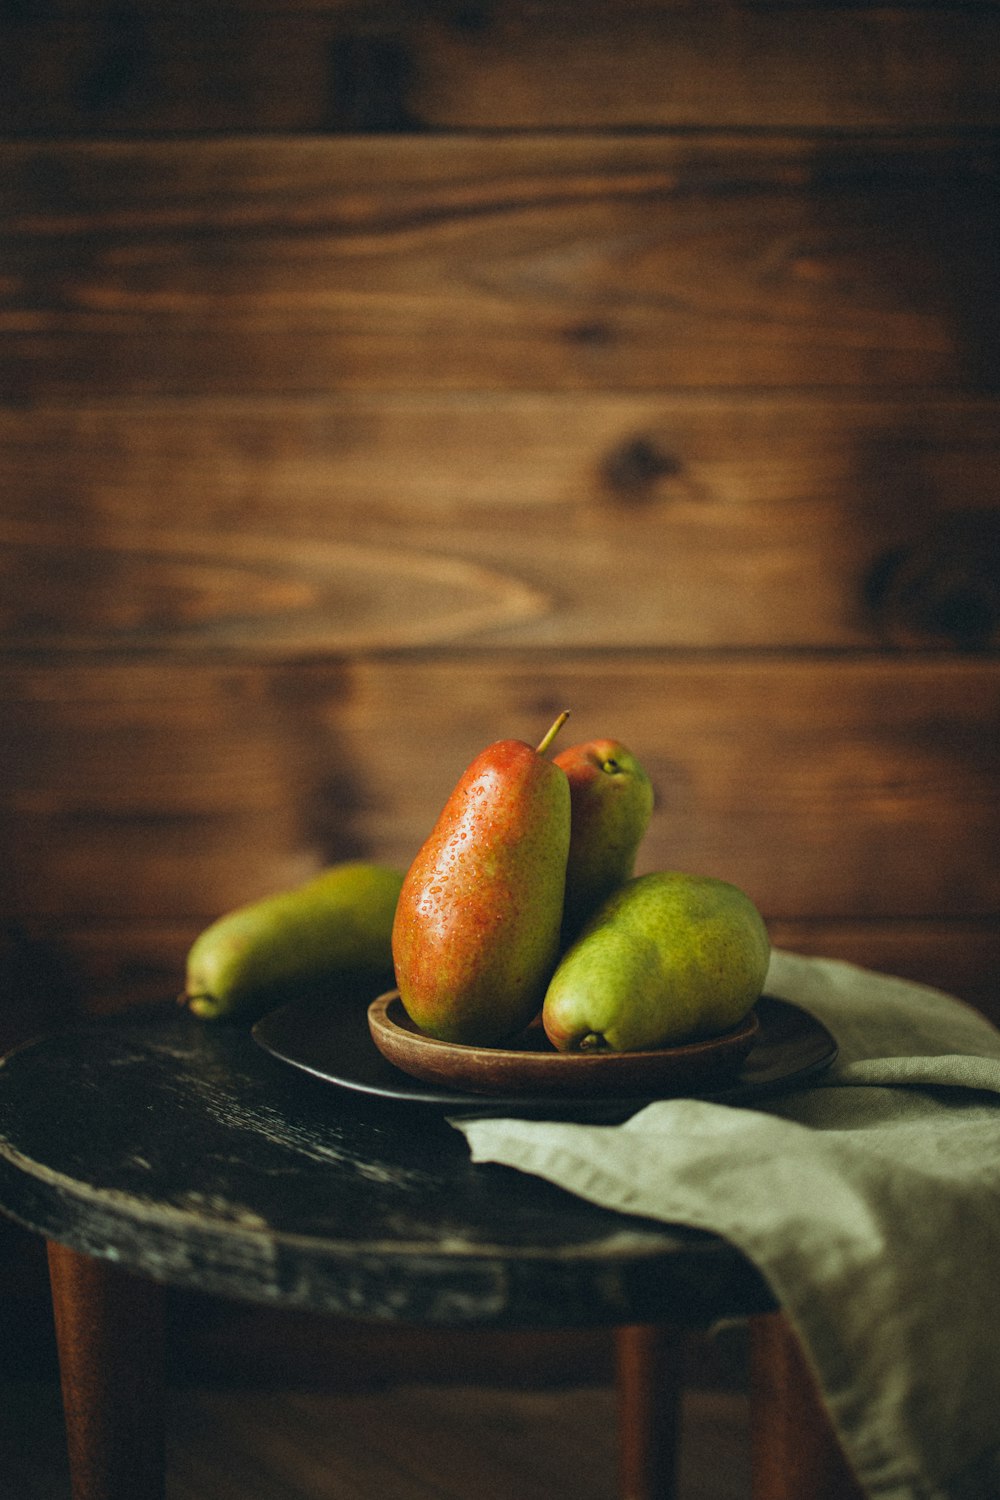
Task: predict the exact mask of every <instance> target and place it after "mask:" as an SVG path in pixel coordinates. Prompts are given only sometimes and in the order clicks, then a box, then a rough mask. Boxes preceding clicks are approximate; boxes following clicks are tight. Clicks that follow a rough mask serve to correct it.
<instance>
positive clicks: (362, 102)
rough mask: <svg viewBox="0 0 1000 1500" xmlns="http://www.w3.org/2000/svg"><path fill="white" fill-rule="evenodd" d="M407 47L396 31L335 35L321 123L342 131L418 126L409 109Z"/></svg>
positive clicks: (410, 80) (410, 65)
mask: <svg viewBox="0 0 1000 1500" xmlns="http://www.w3.org/2000/svg"><path fill="white" fill-rule="evenodd" d="M413 81H414V63H413V53H412V50H411V49H410V47H409V46H408V45H407V44H406V42H404V41H402V40H401V39H400V38H398V37H388V36H363V35H362V36H347V37H340V38H338V40H337V41H335V42H334V43H333V45H332V47H331V48H330V53H329V87H328V94H327V98H328V104H327V111H326V124H327V128H328V129H330V130H332V131H337V132H342V133H344V134H348V135H354V134H361V133H368V134H373V133H374V134H379V133H381V134H398V133H403V132H412V131H416V130H420V129H421V128H422V122H421V121H420V120H418V119H417V117H416V116H415V115H414V114H413V113H412V112H411V110H410V105H409V96H410V92H411V90H412V87H413Z"/></svg>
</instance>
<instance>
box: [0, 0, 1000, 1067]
mask: <svg viewBox="0 0 1000 1500" xmlns="http://www.w3.org/2000/svg"><path fill="white" fill-rule="evenodd" d="M998 84H1000V9H998V7H997V6H996V5H994V4H989V3H983V4H946V3H942V4H921V3H898V4H888V5H884V6H879V7H867V6H863V5H856V4H842V5H833V4H820V3H812V0H801V3H787V4H758V3H752V0H732V3H729V4H726V5H700V4H684V3H680V0H677V3H674V0H656V3H654V0H648V3H647V0H639V3H625V0H618V3H614V0H612V3H607V0H601V3H599V0H572V3H571V0H534V3H532V0H516V3H499V0H496V3H494V0H425V3H422V4H420V3H415V0H411V3H403V0H397V3H389V0H386V3H382V4H379V3H369V4H365V3H360V0H359V3H348V0H243V3H238V0H198V3H197V4H195V3H194V0H190V3H188V0H184V3H178V4H175V5H171V6H162V5H159V4H158V3H155V0H124V3H117V4H114V5H110V4H104V3H97V0H45V3H39V4H33V3H31V4H29V3H24V0H8V3H7V4H5V5H3V6H2V7H0V110H2V120H0V130H2V142H0V147H2V154H3V172H2V174H0V202H2V217H3V226H4V228H3V234H2V241H0V403H2V404H0V491H2V497H3V498H2V509H0V529H2V554H0V555H2V564H0V566H2V573H0V579H2V593H0V615H2V620H3V646H2V657H0V680H2V688H0V691H2V695H3V705H4V706H3V721H2V728H0V787H2V803H3V811H2V818H3V832H2V839H3V848H4V859H3V861H2V864H0V913H2V918H3V924H4V932H5V938H4V944H5V971H6V974H7V987H8V991H9V993H8V995H7V997H6V999H5V1000H4V1002H3V1004H4V1011H3V1016H2V1019H0V1027H2V1028H3V1030H4V1033H5V1035H6V1036H7V1037H8V1038H10V1037H12V1036H13V1035H15V1034H17V1033H18V1031H21V1030H24V1029H25V1028H28V1029H30V1028H31V1027H33V1026H34V1025H35V1024H37V1022H38V1018H39V1017H40V1016H44V1015H48V1014H50V1013H51V1012H53V1011H59V1010H61V1009H65V1008H67V1007H73V1008H76V1009H80V1010H84V1011H89V1012H97V1011H102V1010H109V1009H114V1008H116V1007H120V1006H123V1005H126V1004H129V1003H132V1002H133V1001H135V1000H138V999H143V998H148V997H150V996H152V995H155V994H164V993H170V992H172V991H174V990H176V988H177V987H178V985H179V980H180V973H181V967H182V963H183V956H184V953H185V951H186V948H187V946H188V944H189V943H190V941H191V940H192V938H193V937H194V936H195V934H196V933H197V932H198V930H199V929H200V928H201V927H202V926H203V925H205V923H206V922H207V921H208V920H210V919H211V918H212V917H214V916H215V915H217V914H218V913H219V912H220V911H223V910H225V909H228V908H229V907H230V906H231V905H234V904H236V903H237V902H240V901H243V900H248V899H251V898H253V897H256V896H258V895H261V894H263V893H264V892H266V891H268V890H271V889H274V888H276V887H279V886H282V885H284V884H286V883H290V882H291V881H293V880H295V879H298V878H299V877H302V876H305V875H306V874H308V873H309V872H311V871H312V870H313V869H314V868H316V867H317V866H318V865H319V864H321V863H324V862H326V861H330V860H335V859H338V858H342V857H345V856H349V855H356V854H359V853H363V854H366V855H370V856H372V857H376V858H382V859H387V860H392V861H397V862H399V863H400V864H404V863H405V862H407V861H408V860H409V858H410V857H411V856H412V854H413V853H414V852H415V849H416V847H417V846H418V844H419V842H420V840H421V839H422V837H423V835H424V833H425V832H426V831H427V829H428V827H429V826H430V823H431V822H432V821H433V818H434V816H435V815H436V813H437V810H438V808H439V806H440V804H441V802H442V801H443V800H444V798H445V796H446V795H447V793H448V791H449V790H450V788H451V785H452V784H453V782H454V780H455V779H456V777H457V775H458V773H459V772H460V771H461V769H462V768H463V766H464V765H465V763H466V761H467V760H468V759H469V758H470V757H471V755H472V754H473V753H474V752H475V751H477V750H478V749H479V748H480V747H481V746H483V745H485V744H486V743H488V742H489V741H491V740H493V739H496V738H499V737H501V736H505V735H509V734H514V735H520V736H523V737H525V738H529V739H531V738H537V737H538V735H539V734H540V733H541V731H542V730H543V729H544V728H545V727H546V725H547V723H548V722H549V720H550V718H551V717H552V715H553V713H554V712H555V711H556V710H557V709H559V708H562V707H564V706H567V707H569V708H570V709H571V710H572V712H573V721H572V728H571V729H570V730H569V731H568V732H569V734H570V735H571V737H572V738H581V739H582V738H586V737H589V736H590V735H592V734H598V733H611V734H617V735H620V736H621V737H622V738H624V739H625V740H626V741H627V742H628V743H629V744H630V745H631V746H632V748H633V749H634V750H635V751H636V752H637V753H638V754H639V755H640V757H641V758H642V759H643V760H644V761H645V763H646V764H647V765H648V767H649V769H650V772H651V774H652V776H653V779H654V782H655V785H656V790H657V795H658V810H657V813H656V817H655V821H654V825H653V829H652V831H651V834H650V836H649V839H648V842H647V845H646V848H645V850H644V854H643V867H645V868H653V867H663V866H666V865H673V866H681V867H689V868H698V869H702V870H706V871H709V872H711V873H716V874H719V875H722V876H724V877H726V878H728V879H732V880H735V881H736V882H738V883H740V884H743V885H744V886H745V887H746V888H747V890H748V891H749V892H750V893H751V894H752V896H753V897H754V899H755V900H756V901H757V902H758V903H759V904H760V906H761V908H762V909H763V911H764V913H765V915H766V916H767V918H768V921H769V923H770V925H771V930H772V933H773V935H774V937H775V940H776V941H778V942H781V943H784V944H788V945H791V946H794V947H797V948H799V949H801V950H803V951H813V952H826V953H832V954H837V955H840V956H843V957H846V958H850V959H856V960H858V961H860V962H865V963H873V964H876V965H879V966H882V967H886V968H890V969H892V970H895V971H896V972H900V973H905V974H909V975H913V976H915V977H918V978H921V979H925V980H927V981H929V982H932V983H937V984H942V985H944V986H946V987H948V988H949V989H952V990H954V991H955V992H956V993H959V994H961V995H963V996H965V997H966V998H968V999H970V1000H971V1001H973V1002H974V1003H976V1004H978V1005H980V1006H982V1007H983V1008H984V1009H986V1010H987V1011H988V1012H990V1013H991V1014H993V1015H994V1016H996V1017H997V1018H998V1019H1000V994H998V989H997V983H996V974H997V969H998V960H1000V929H998V920H997V913H998V898H1000V864H998V861H997V857H996V850H997V846H998V842H1000V799H998V777H997V772H998V758H1000V756H998V733H997V731H998V724H1000V674H998V670H997V647H998V643H1000V568H998V563H1000V493H998V485H997V472H998V465H997V459H998V456H1000V431H998V425H997V415H998V402H997V377H998V374H1000V355H998V351H1000V311H998V302H997V297H996V265H997V260H996V252H997V230H998V209H997V204H998V196H997V186H998V183H997V177H998V163H1000V156H998V150H997V144H998V138H997V127H998V125H1000V88H998ZM567 743H569V740H567Z"/></svg>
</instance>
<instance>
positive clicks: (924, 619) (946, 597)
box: [863, 513, 1000, 652]
mask: <svg viewBox="0 0 1000 1500" xmlns="http://www.w3.org/2000/svg"><path fill="white" fill-rule="evenodd" d="M863 595H864V601H865V605H866V608H867V610H868V611H869V613H870V615H871V617H872V618H873V620H874V622H875V624H876V627H877V629H878V630H879V633H880V634H881V635H882V636H883V637H884V638H885V639H887V640H888V641H890V642H892V644H894V645H897V646H917V647H920V646H950V647H951V648H953V649H954V650H956V651H963V652H975V651H987V650H991V649H994V648H996V646H997V645H1000V515H998V514H995V513H984V514H979V513H967V514H963V515H954V516H949V517H947V518H945V519H944V520H943V521H942V523H941V525H940V526H939V527H937V528H935V529H934V530H932V531H931V532H930V533H928V535H926V536H924V537H922V538H920V539H919V540H918V541H916V542H914V543H912V544H910V545H908V546H900V547H895V548H890V549H889V550H887V551H885V552H883V553H881V554H880V555H879V556H878V557H876V559H875V560H874V562H873V563H872V565H871V567H870V568H869V570H868V573H867V575H866V577H865V580H864V585H863Z"/></svg>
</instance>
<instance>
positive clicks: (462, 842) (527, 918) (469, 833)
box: [392, 714, 570, 1046]
mask: <svg viewBox="0 0 1000 1500" xmlns="http://www.w3.org/2000/svg"><path fill="white" fill-rule="evenodd" d="M565 718H566V715H565V714H562V715H560V717H559V718H558V719H557V720H556V722H555V724H554V725H553V726H552V728H551V730H550V731H549V733H548V734H547V735H546V736H545V738H544V739H543V740H542V743H541V744H540V745H539V746H538V747H537V749H533V748H532V747H531V745H529V744H527V743H526V742H525V741H524V740H515V739H507V740H498V741H497V742H496V743H495V744H493V745H489V746H488V747H487V748H486V749H485V750H483V751H482V752H481V753H480V754H479V755H478V756H476V758H475V759H474V760H473V761H472V762H471V764H470V765H469V766H468V767H467V768H466V770H465V771H464V772H463V774H462V776H461V777H460V779H459V781H458V783H457V784H456V786H455V788H454V790H453V791H452V793H451V795H450V797H449V798H448V800H447V802H446V803H445V805H444V807H443V808H442V810H441V813H440V815H439V817H438V819H437V822H436V823H435V825H434V827H433V829H432V830H431V833H430V835H429V836H428V838H427V840H426V841H425V843H424V844H423V846H422V847H421V849H420V850H419V851H418V853H417V856H416V858H415V859H414V861H413V863H412V865H411V866H410V868H409V870H408V871H407V874H406V877H405V879H404V881H403V889H402V891H401V892H400V897H399V905H398V907H397V909H396V920H395V923H394V925H393V932H392V951H393V958H394V961H395V968H396V983H397V985H398V986H399V992H400V998H401V1000H402V1003H403V1007H404V1009H405V1010H406V1012H407V1014H408V1015H409V1017H410V1019H411V1020H412V1021H413V1022H414V1024H415V1025H416V1026H417V1027H418V1028H419V1029H420V1030H421V1031H423V1032H425V1033H427V1035H429V1036H432V1037H436V1038H438V1039H440V1040H442V1041H448V1042H462V1043H466V1044H470V1045H477V1046H494V1045H496V1044H497V1043H499V1042H501V1041H502V1040H504V1039H505V1038H507V1037H509V1036H512V1035H514V1034H515V1033H517V1032H519V1031H522V1030H523V1029H524V1028H525V1027H526V1026H527V1025H528V1024H529V1022H531V1021H532V1020H533V1019H534V1018H535V1017H536V1016H537V1014H538V1011H539V1010H540V1008H541V1004H542V997H543V996H544V994H545V987H546V985H547V984H548V981H549V979H550V977H551V975H552V971H553V969H554V968H555V965H556V962H557V960H558V957H559V932H560V927H561V923H562V910H563V892H564V889H565V882H566V857H567V854H568V853H569V838H570V796H569V782H568V781H567V779H566V773H565V772H564V771H562V770H560V768H559V767H558V766H556V765H555V764H554V763H553V762H552V761H551V760H549V759H547V758H546V755H545V752H546V751H547V749H548V747H549V745H550V744H551V741H552V738H553V736H554V735H555V733H556V732H557V731H558V729H559V727H560V725H561V724H562V723H563V721H564V719H565Z"/></svg>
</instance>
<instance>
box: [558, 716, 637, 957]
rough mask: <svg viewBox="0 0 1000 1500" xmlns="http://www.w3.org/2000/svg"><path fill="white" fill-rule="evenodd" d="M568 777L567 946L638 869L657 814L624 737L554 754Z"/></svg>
mask: <svg viewBox="0 0 1000 1500" xmlns="http://www.w3.org/2000/svg"><path fill="white" fill-rule="evenodd" d="M553 759H554V761H555V764H556V765H557V766H561V767H562V769H563V770H564V771H565V772H566V775H567V777H568V778H569V791H570V807H571V820H570V840H569V859H568V861H567V864H566V900H565V906H564V910H563V934H562V940H563V945H564V946H566V945H568V944H569V943H570V942H571V940H572V939H573V938H574V937H575V936H576V934H577V933H578V932H579V930H580V928H581V927H582V926H583V924H584V922H585V921H586V920H587V919H588V917H590V916H591V915H592V914H593V913H594V912H595V911H596V910H597V908H598V907H599V906H600V904H601V902H602V901H603V900H604V899H605V898H606V897H607V896H609V895H610V894H611V892H612V891H613V890H614V889H615V888H616V887H617V886H619V885H623V884H624V882H625V881H626V880H628V879H629V878H630V876H631V875H632V874H633V873H634V871H635V860H636V854H637V853H638V849H639V845H640V843H641V842H642V839H643V836H644V834H645V832H646V830H647V828H648V827H649V821H650V818H651V817H652V815H653V785H652V782H651V781H650V779H649V776H648V775H647V773H646V771H645V769H644V767H643V766H642V765H641V764H640V763H639V761H638V760H637V759H636V757H635V756H634V755H633V754H632V752H631V750H629V749H628V747H627V746H625V745H623V744H622V743H621V741H620V740H609V739H596V740H588V741H587V742H586V743H585V744H581V745H571V746H570V747H569V749H568V750H561V751H560V752H559V754H558V755H556V756H554V757H553Z"/></svg>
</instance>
